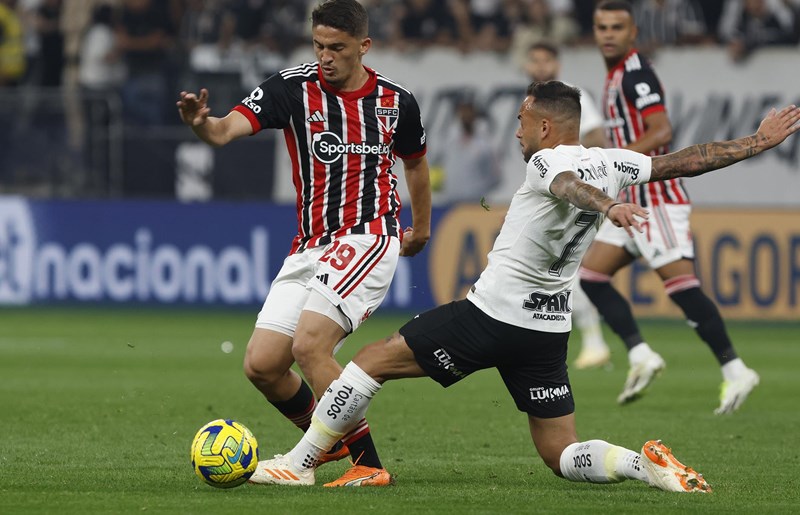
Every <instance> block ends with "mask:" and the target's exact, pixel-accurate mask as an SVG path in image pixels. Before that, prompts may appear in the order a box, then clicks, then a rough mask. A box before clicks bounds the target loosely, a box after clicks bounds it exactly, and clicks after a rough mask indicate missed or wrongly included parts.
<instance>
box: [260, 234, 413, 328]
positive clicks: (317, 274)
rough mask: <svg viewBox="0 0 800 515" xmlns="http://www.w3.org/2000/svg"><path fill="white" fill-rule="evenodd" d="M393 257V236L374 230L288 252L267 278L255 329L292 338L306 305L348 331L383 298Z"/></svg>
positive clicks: (397, 242)
mask: <svg viewBox="0 0 800 515" xmlns="http://www.w3.org/2000/svg"><path fill="white" fill-rule="evenodd" d="M399 256H400V240H399V239H398V238H396V237H393V236H386V235H375V234H349V235H346V236H342V237H340V238H337V239H336V240H334V241H333V242H331V243H330V244H328V245H325V246H319V247H314V248H311V249H306V250H305V251H303V252H300V253H297V254H292V255H291V256H289V257H287V258H286V259H285V260H284V262H283V267H281V270H280V272H278V275H277V277H275V280H274V281H272V286H271V287H270V290H269V294H268V295H267V299H266V300H265V301H264V306H263V307H262V308H261V312H260V313H259V314H258V319H257V320H256V327H258V328H261V329H271V330H273V331H277V332H279V333H283V334H285V335H287V336H294V333H295V330H296V329H297V321H298V320H299V319H300V313H301V312H302V311H303V310H305V309H307V310H309V311H314V312H317V313H321V314H323V315H325V316H327V317H328V318H330V319H332V320H333V321H334V322H336V323H338V324H339V325H340V326H342V328H343V329H344V330H345V332H347V333H351V332H353V331H355V330H356V329H357V328H358V326H359V325H361V323H362V322H364V320H366V319H367V317H369V315H371V314H372V312H373V311H375V309H377V308H378V306H380V304H381V302H383V298H384V297H385V296H386V292H387V291H389V285H390V284H391V282H392V277H393V276H394V271H395V268H397V260H398V258H399ZM312 292H313V295H312ZM325 301H327V302H325Z"/></svg>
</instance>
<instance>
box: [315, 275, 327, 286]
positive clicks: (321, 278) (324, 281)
mask: <svg viewBox="0 0 800 515" xmlns="http://www.w3.org/2000/svg"><path fill="white" fill-rule="evenodd" d="M317 280H318V281H319V282H321V283H322V284H324V285H325V286H328V274H320V275H318V276H317Z"/></svg>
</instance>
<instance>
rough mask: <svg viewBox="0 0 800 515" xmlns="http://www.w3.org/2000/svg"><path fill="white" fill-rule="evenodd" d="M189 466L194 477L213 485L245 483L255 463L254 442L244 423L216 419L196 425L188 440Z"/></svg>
mask: <svg viewBox="0 0 800 515" xmlns="http://www.w3.org/2000/svg"><path fill="white" fill-rule="evenodd" d="M191 459H192V467H194V472H195V474H197V477H199V478H200V479H202V480H203V482H204V483H206V484H208V485H211V486H213V487H216V488H233V487H235V486H239V485H241V484H243V483H245V482H246V481H247V480H248V479H249V478H250V476H252V475H253V472H255V471H256V466H257V465H258V442H256V438H255V437H254V436H253V433H251V432H250V430H249V429H247V428H246V427H245V426H244V425H242V424H240V423H239V422H235V421H233V420H225V419H218V420H214V421H211V422H209V423H208V424H206V425H204V426H203V427H201V428H200V430H199V431H198V432H197V434H196V435H195V437H194V441H192V450H191Z"/></svg>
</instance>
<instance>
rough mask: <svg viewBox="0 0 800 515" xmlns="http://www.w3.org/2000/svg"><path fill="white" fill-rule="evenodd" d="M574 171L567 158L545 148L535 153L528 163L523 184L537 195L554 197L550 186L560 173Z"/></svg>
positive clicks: (572, 162) (573, 165) (573, 166)
mask: <svg viewBox="0 0 800 515" xmlns="http://www.w3.org/2000/svg"><path fill="white" fill-rule="evenodd" d="M567 171H573V172H574V171H575V164H574V161H573V160H572V159H570V158H569V157H568V156H564V155H561V154H559V153H557V152H556V151H555V150H553V149H550V148H546V149H543V150H540V151H539V152H537V153H535V154H534V155H533V157H531V158H530V160H529V161H528V168H527V171H526V177H525V184H526V185H527V186H528V187H529V188H530V189H532V190H533V191H535V192H537V193H541V194H542V195H545V196H548V197H554V196H555V195H553V194H552V193H551V192H550V184H552V182H553V179H555V178H556V175H558V174H560V173H561V172H567Z"/></svg>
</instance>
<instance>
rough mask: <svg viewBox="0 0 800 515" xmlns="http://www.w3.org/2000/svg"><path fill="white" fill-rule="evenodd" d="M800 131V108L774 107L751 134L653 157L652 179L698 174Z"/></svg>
mask: <svg viewBox="0 0 800 515" xmlns="http://www.w3.org/2000/svg"><path fill="white" fill-rule="evenodd" d="M798 130H800V108H798V107H796V106H793V105H790V106H788V107H784V108H783V109H781V110H780V111H777V110H775V109H772V110H771V111H770V112H769V114H768V115H767V116H766V118H764V119H763V120H762V121H761V125H759V127H758V131H756V133H755V134H753V135H751V136H746V137H744V138H738V139H735V140H732V141H715V142H712V143H703V144H701V145H692V146H691V147H687V148H685V149H683V150H679V151H678V152H673V153H671V154H667V155H665V156H657V157H654V158H653V170H652V173H651V175H650V180H651V181H662V180H664V179H673V178H676V177H695V176H697V175H702V174H704V173H706V172H710V171H712V170H717V169H719V168H724V167H726V166H730V165H732V164H734V163H738V162H739V161H743V160H745V159H748V158H751V157H753V156H755V155H758V154H760V153H761V152H764V151H765V150H769V149H771V148H772V147H774V146H776V145H779V144H780V143H781V142H783V140H785V139H786V138H788V137H789V136H791V135H792V134H793V133H795V132H797V131H798Z"/></svg>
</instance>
